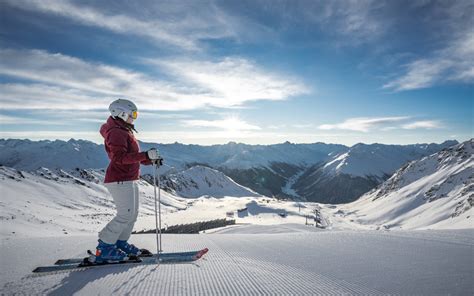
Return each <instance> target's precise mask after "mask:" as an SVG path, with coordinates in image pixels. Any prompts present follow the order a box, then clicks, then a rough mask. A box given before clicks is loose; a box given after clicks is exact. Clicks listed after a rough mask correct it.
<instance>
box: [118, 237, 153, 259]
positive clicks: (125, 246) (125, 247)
mask: <svg viewBox="0 0 474 296" xmlns="http://www.w3.org/2000/svg"><path fill="white" fill-rule="evenodd" d="M115 245H116V246H117V248H118V249H119V250H121V251H123V252H125V253H126V254H127V255H129V256H134V257H150V256H152V255H153V254H152V253H151V252H150V251H148V250H147V249H139V248H137V247H135V245H133V244H129V243H128V242H127V241H124V240H118V241H117V243H116V244H115Z"/></svg>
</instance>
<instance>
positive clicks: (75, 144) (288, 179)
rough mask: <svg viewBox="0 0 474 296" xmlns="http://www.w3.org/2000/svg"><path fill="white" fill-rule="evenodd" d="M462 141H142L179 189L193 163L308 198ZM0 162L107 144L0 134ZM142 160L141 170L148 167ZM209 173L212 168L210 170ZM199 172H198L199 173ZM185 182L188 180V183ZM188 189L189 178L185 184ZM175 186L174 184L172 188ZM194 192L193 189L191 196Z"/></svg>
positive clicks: (339, 191)
mask: <svg viewBox="0 0 474 296" xmlns="http://www.w3.org/2000/svg"><path fill="white" fill-rule="evenodd" d="M455 144H457V142H456V141H446V142H444V143H441V144H415V145H383V144H371V145H367V144H356V145H354V146H352V147H347V146H344V145H339V144H325V143H313V144H293V143H290V142H285V143H281V144H275V145H247V144H241V143H235V142H230V143H228V144H224V145H212V146H200V145H184V144H180V143H173V144H156V143H144V142H141V143H140V146H141V148H142V149H143V150H146V149H149V148H151V147H157V148H158V149H159V151H160V153H161V154H162V156H163V157H164V159H165V165H164V166H163V167H162V168H161V169H160V173H161V174H162V175H163V177H164V178H165V177H167V176H172V175H174V176H175V177H174V179H173V178H171V177H168V179H167V180H168V181H171V180H174V181H173V182H174V183H173V182H171V183H168V184H169V185H170V186H171V184H174V185H173V186H174V187H175V188H176V187H177V186H178V187H179V186H181V185H182V184H181V185H180V184H176V181H177V180H184V179H183V178H181V179H180V178H179V177H177V174H180V173H181V172H183V171H185V170H186V169H189V168H192V167H194V166H197V165H199V166H201V167H202V166H204V167H209V168H212V169H213V170H214V171H219V172H221V173H223V174H225V175H226V176H228V177H230V178H231V179H232V180H233V181H235V182H236V183H238V184H239V185H241V186H244V187H248V188H250V189H251V190H253V191H255V192H256V193H258V194H263V195H266V196H275V197H278V198H288V199H295V200H303V201H316V202H326V203H344V202H350V201H354V200H356V199H357V198H358V197H359V196H361V195H362V194H364V193H365V192H367V191H369V190H371V189H373V188H374V187H376V186H377V185H379V184H380V183H382V182H383V181H384V180H386V179H388V178H389V177H390V176H391V175H392V174H393V173H394V172H395V171H396V170H397V169H398V168H400V167H401V166H403V165H405V164H406V163H407V162H409V161H412V160H416V159H419V158H422V157H424V156H427V155H430V154H433V153H436V152H438V151H440V150H442V149H444V148H447V147H450V146H453V145H455ZM0 148H1V151H2V153H1V154H0V164H1V165H4V166H7V167H12V168H16V169H20V170H26V171H31V170H37V169H38V168H40V167H46V168H49V169H55V168H60V169H65V170H73V169H76V168H78V169H104V168H105V167H106V166H107V164H108V158H107V155H106V154H105V151H104V147H103V145H100V144H95V143H93V142H90V141H84V140H74V139H71V140H69V141H60V140H56V141H47V140H45V141H30V140H18V139H0ZM151 172H152V170H151V167H149V166H148V167H142V174H143V175H146V174H151ZM207 172H208V171H207ZM194 177H196V176H195V174H194ZM183 184H184V183H183ZM185 187H188V188H189V183H188V184H187V185H186V186H185ZM171 190H174V189H173V188H171ZM191 196H192V195H191Z"/></svg>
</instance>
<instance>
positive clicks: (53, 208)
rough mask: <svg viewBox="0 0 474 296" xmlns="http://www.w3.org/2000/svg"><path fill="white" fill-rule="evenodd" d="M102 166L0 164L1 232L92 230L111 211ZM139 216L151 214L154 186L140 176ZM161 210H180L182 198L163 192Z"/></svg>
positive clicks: (45, 233)
mask: <svg viewBox="0 0 474 296" xmlns="http://www.w3.org/2000/svg"><path fill="white" fill-rule="evenodd" d="M103 178H104V175H103V172H102V171H95V170H82V169H77V170H74V171H72V172H66V171H64V170H61V169H56V170H49V169H47V168H41V169H38V170H36V171H33V172H25V171H18V170H16V169H13V168H8V167H4V166H0V188H1V189H2V199H1V201H0V220H1V221H2V227H1V230H0V236H1V237H6V236H20V237H25V236H28V237H31V236H38V235H39V236H52V235H59V234H64V235H67V234H77V233H84V232H88V233H91V232H96V231H97V230H99V229H101V228H102V227H103V226H104V225H105V224H106V223H107V222H108V221H110V219H111V218H112V217H113V215H114V214H115V209H114V205H113V202H112V198H111V196H110V194H109V193H108V191H107V189H106V188H105V187H104V186H103V185H102V181H103ZM139 186H140V203H141V206H140V214H139V219H143V218H144V217H147V216H153V215H154V198H153V186H152V185H150V184H149V183H147V182H145V181H139ZM161 200H162V204H163V205H164V207H163V208H164V210H165V211H167V212H175V211H179V210H184V209H186V207H187V204H186V202H184V201H182V200H181V199H179V198H178V197H176V196H173V195H171V194H169V193H166V192H163V191H162V195H161Z"/></svg>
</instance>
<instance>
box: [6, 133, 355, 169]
mask: <svg viewBox="0 0 474 296" xmlns="http://www.w3.org/2000/svg"><path fill="white" fill-rule="evenodd" d="M140 146H141V148H142V150H147V149H149V148H152V147H158V150H159V151H160V153H161V154H162V155H163V157H164V159H165V163H166V165H167V166H170V167H174V168H175V169H177V170H182V169H186V168H187V167H188V166H189V165H194V164H206V165H208V166H212V167H214V168H219V167H225V168H228V169H249V168H256V167H265V166H269V165H271V164H272V163H275V162H280V163H288V164H293V165H310V164H314V163H317V162H320V161H323V160H327V159H329V157H330V155H333V154H335V153H339V152H341V151H345V150H347V149H348V148H347V147H346V146H344V145H338V144H325V143H314V144H292V143H289V142H285V143H282V144H275V145H247V144H241V143H234V142H230V143H228V144H223V145H212V146H200V145H185V144H180V143H173V144H157V143H145V142H140ZM0 149H1V151H2V153H1V154H0V164H1V165H5V166H9V167H14V168H17V169H21V170H35V169H37V168H39V167H47V168H63V169H72V168H76V167H78V168H105V167H106V166H107V164H108V158H107V155H106V154H105V150H104V146H103V145H101V144H100V145H99V144H95V143H93V142H90V141H84V140H74V139H71V140H69V141H67V142H66V141H61V140H56V141H48V140H44V141H30V140H18V139H0Z"/></svg>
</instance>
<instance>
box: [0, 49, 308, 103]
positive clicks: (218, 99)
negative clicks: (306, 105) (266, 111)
mask: <svg viewBox="0 0 474 296" xmlns="http://www.w3.org/2000/svg"><path fill="white" fill-rule="evenodd" d="M0 57H1V58H0V74H3V75H7V76H11V77H15V78H20V79H23V80H27V81H29V83H4V84H0V92H1V93H2V101H1V102H0V106H1V107H2V108H17V109H41V108H50V109H82V110H87V109H101V108H102V109H103V108H105V106H107V105H108V104H109V103H110V101H111V99H112V98H115V97H125V98H132V99H134V100H135V101H136V103H137V104H138V106H139V107H140V109H141V110H168V111H176V110H179V111H184V110H192V109H198V108H204V107H209V106H210V107H220V108H230V107H235V106H240V105H242V104H244V103H245V102H248V101H255V100H284V99H287V98H289V97H290V96H294V95H297V94H301V93H304V92H305V91H307V90H306V88H305V86H304V85H303V84H302V83H299V82H298V81H296V79H289V78H285V77H284V76H282V75H281V74H276V73H272V72H268V71H265V70H264V69H263V68H261V67H258V66H257V65H255V64H253V63H251V62H249V61H247V60H245V59H232V58H227V59H224V60H223V61H220V62H204V61H201V62H199V61H194V62H190V63H185V62H177V61H172V62H166V61H162V62H161V63H159V64H156V65H155V66H158V67H161V68H165V69H166V70H171V71H172V73H173V74H174V75H175V77H176V78H177V79H178V81H172V80H158V79H156V78H154V77H150V76H149V75H146V74H144V73H141V72H136V71H132V70H128V69H124V68H119V67H115V66H109V65H105V64H100V63H91V62H87V61H84V60H81V59H78V58H75V57H71V56H67V55H63V54H59V53H57V54H52V53H48V52H46V51H42V50H12V49H2V50H0Z"/></svg>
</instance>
